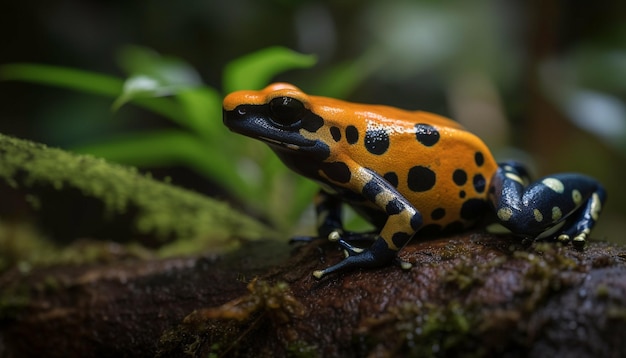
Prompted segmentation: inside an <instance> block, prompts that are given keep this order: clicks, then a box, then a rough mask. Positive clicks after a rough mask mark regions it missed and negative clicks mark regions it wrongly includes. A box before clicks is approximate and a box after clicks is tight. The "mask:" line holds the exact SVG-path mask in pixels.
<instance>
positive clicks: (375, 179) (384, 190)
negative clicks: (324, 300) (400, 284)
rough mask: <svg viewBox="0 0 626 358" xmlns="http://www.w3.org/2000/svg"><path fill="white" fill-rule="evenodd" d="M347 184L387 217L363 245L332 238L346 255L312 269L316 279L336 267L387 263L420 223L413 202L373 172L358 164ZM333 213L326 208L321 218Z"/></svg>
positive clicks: (338, 268) (405, 266)
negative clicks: (371, 238) (323, 267)
mask: <svg viewBox="0 0 626 358" xmlns="http://www.w3.org/2000/svg"><path fill="white" fill-rule="evenodd" d="M350 184H351V186H352V187H354V188H355V189H358V190H359V194H360V195H361V196H363V197H364V198H365V199H366V200H367V201H369V202H370V203H372V204H374V205H375V206H376V207H378V208H379V209H380V210H381V211H382V213H381V215H386V216H387V221H386V222H385V225H384V226H383V228H382V230H381V232H380V233H379V234H378V235H377V236H376V239H375V240H374V243H373V244H372V245H371V246H370V247H369V248H367V249H364V250H363V249H358V248H355V247H353V246H352V245H350V243H348V241H347V240H345V239H343V238H341V237H339V238H336V239H337V241H338V243H339V245H341V246H342V247H343V248H344V249H345V250H346V252H347V257H346V258H345V259H344V260H343V261H341V262H339V263H338V264H336V265H334V266H331V267H329V268H326V269H324V270H318V271H315V272H313V275H314V276H315V277H316V278H318V279H319V278H321V277H322V276H324V275H327V274H329V273H332V272H336V271H340V270H345V269H351V268H368V267H378V266H383V265H386V264H388V263H390V262H391V261H393V260H394V259H396V258H397V256H396V254H397V252H398V251H399V250H400V249H402V248H403V247H404V246H405V245H406V244H407V243H408V242H409V241H410V240H411V238H412V237H413V235H414V234H415V232H416V231H417V230H418V229H419V228H420V226H421V225H422V216H421V215H420V213H419V212H418V211H417V210H416V209H415V208H414V207H413V205H411V203H409V201H408V200H406V199H405V198H404V197H403V196H402V195H401V194H400V193H399V192H398V191H397V190H396V189H395V188H394V187H393V186H392V185H390V184H389V183H388V182H387V181H386V180H385V179H383V178H382V177H381V176H379V175H378V174H376V173H375V172H373V171H371V170H368V169H365V168H362V167H358V168H356V169H355V170H354V171H353V175H352V178H351V181H350ZM355 191H356V190H355ZM327 210H328V209H327ZM333 213H335V212H334V211H332V210H329V211H328V212H327V213H326V214H327V215H328V216H327V218H326V219H325V220H323V221H322V222H325V223H332V222H333V221H334V218H332V214H333ZM328 217H330V218H331V219H330V220H329V219H328ZM331 226H332V225H327V224H326V225H321V226H320V227H322V228H324V229H328V228H329V227H331ZM335 232H337V231H335ZM331 236H332V233H331ZM331 239H332V237H331ZM402 267H403V268H408V267H410V264H407V263H403V264H402Z"/></svg>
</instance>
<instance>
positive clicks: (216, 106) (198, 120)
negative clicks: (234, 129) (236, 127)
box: [176, 87, 225, 140]
mask: <svg viewBox="0 0 626 358" xmlns="http://www.w3.org/2000/svg"><path fill="white" fill-rule="evenodd" d="M176 99H177V100H178V102H179V103H180V106H181V108H182V110H183V111H184V115H185V117H186V118H187V124H188V126H189V127H190V128H191V129H192V130H193V131H194V132H196V133H197V134H198V135H200V136H202V137H203V138H205V139H206V140H212V139H213V138H215V137H216V136H217V135H218V134H220V133H223V132H224V131H225V127H224V125H223V124H222V96H221V95H220V94H219V93H218V92H217V91H216V90H214V89H213V88H210V87H196V88H188V89H186V90H182V91H180V92H178V94H177V95H176Z"/></svg>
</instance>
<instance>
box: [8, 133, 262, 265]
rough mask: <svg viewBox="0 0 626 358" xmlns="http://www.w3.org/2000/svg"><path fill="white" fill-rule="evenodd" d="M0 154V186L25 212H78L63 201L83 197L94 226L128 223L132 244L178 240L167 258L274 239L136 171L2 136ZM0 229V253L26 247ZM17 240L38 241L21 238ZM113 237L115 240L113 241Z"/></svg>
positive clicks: (252, 223) (225, 210) (217, 205)
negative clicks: (95, 212) (94, 215)
mask: <svg viewBox="0 0 626 358" xmlns="http://www.w3.org/2000/svg"><path fill="white" fill-rule="evenodd" d="M0 155H1V158H2V160H0V182H4V183H6V184H7V185H8V186H9V187H11V188H14V189H16V193H19V195H22V196H23V197H24V202H26V203H29V205H30V206H31V208H33V209H35V210H40V209H41V207H42V206H45V207H46V209H47V210H48V211H47V212H46V214H47V213H49V212H52V213H54V212H55V211H57V212H58V211H61V210H68V211H69V210H75V211H81V209H82V207H81V206H79V204H76V205H75V206H76V207H71V205H72V204H71V203H70V207H69V208H68V203H65V202H64V201H66V200H65V199H67V201H70V200H72V199H74V198H77V197H78V198H87V199H88V200H90V203H94V202H95V203H101V204H98V205H99V207H100V208H101V214H100V216H101V217H100V218H98V219H97V220H101V221H102V222H106V223H114V225H115V224H118V222H123V223H124V224H125V223H127V222H128V226H130V227H124V228H123V230H126V231H127V232H125V233H124V234H126V235H128V236H130V237H131V238H132V237H144V238H145V237H149V238H150V240H152V242H157V243H158V242H160V245H163V243H166V242H172V241H174V239H179V241H178V242H184V243H183V244H182V247H176V246H175V245H176V244H171V245H170V246H168V247H167V248H166V249H164V250H165V252H166V253H174V254H180V253H185V252H190V251H191V252H193V251H196V252H197V251H199V250H202V249H207V248H218V249H224V248H232V247H234V246H237V244H238V243H237V241H236V240H233V238H242V239H248V240H255V239H260V238H263V237H268V236H272V235H273V234H272V233H271V232H270V230H269V229H268V228H267V227H266V226H264V225H262V224H260V223H259V222H257V221H256V220H253V219H251V218H249V217H247V216H245V215H243V214H241V213H239V212H237V211H235V210H233V209H231V208H230V207H229V206H228V205H227V204H225V203H222V202H219V201H216V200H213V199H211V198H208V197H205V196H202V195H200V194H198V193H194V192H192V191H189V190H185V189H182V188H178V187H175V186H173V185H171V184H167V183H163V182H159V181H156V180H154V179H151V178H150V177H149V176H146V175H142V174H140V173H138V171H137V170H136V169H135V168H130V167H125V166H121V165H116V164H112V163H108V162H106V161H104V160H102V159H98V158H95V157H92V156H88V155H76V154H73V153H69V152H66V151H63V150H60V149H54V148H49V147H46V146H45V145H41V144H37V143H33V142H30V141H25V140H20V139H16V138H12V137H9V136H5V135H2V134H0ZM50 198H53V199H50ZM38 215H39V216H41V215H44V213H41V212H40V214H38ZM72 215H73V214H72V213H71V212H70V213H68V214H67V215H66V216H65V217H68V218H70V219H71V218H72ZM40 219H41V218H40ZM39 221H42V220H39ZM43 221H44V222H45V220H43ZM58 224H60V225H65V226H70V227H71V226H73V225H78V223H77V222H76V220H73V221H70V220H69V219H68V220H67V222H62V223H58ZM11 225H12V224H11ZM103 225H108V224H103ZM0 230H5V235H4V239H3V238H2V236H3V235H2V233H0V243H1V244H2V247H3V248H5V247H7V245H8V246H11V245H13V246H16V245H17V246H22V247H21V248H20V249H29V248H28V246H29V245H30V244H22V243H16V241H15V240H13V239H11V237H12V236H14V234H15V233H12V232H10V231H11V230H12V229H11V228H9V229H7V228H6V227H4V228H0ZM6 230H9V233H7V232H6ZM20 230H21V229H20ZM19 234H20V235H21V236H34V237H37V236H39V238H40V236H41V235H37V234H33V235H30V234H28V233H24V232H21V233H19ZM112 236H114V235H112ZM120 236H122V234H120ZM39 238H38V239H36V240H30V241H28V240H27V241H28V242H33V241H36V242H37V244H41V242H42V241H44V240H39ZM70 239H76V237H74V238H70ZM111 239H113V240H115V239H116V237H111ZM7 240H8V241H12V242H7ZM181 240H182V241H181ZM122 241H123V240H122ZM48 246H49V245H48ZM45 249H50V247H45ZM13 251H16V250H13ZM18 251H19V250H18ZM82 254H84V252H83V253H82ZM9 261H15V259H10V258H9V259H7V258H6V257H5V256H4V255H0V266H2V265H4V266H6V265H7V264H8V263H9ZM13 263H14V262H13ZM0 268H1V267H0Z"/></svg>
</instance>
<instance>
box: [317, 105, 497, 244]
mask: <svg viewBox="0 0 626 358" xmlns="http://www.w3.org/2000/svg"><path fill="white" fill-rule="evenodd" d="M318 103H323V102H318ZM334 108H337V107H336V106H335V107H334ZM341 108H346V107H341ZM314 111H315V109H314ZM335 115H336V119H335V118H333V116H332V115H329V114H328V113H326V114H325V119H326V120H327V125H328V126H327V127H328V130H329V136H331V137H332V138H333V139H332V141H333V142H334V145H333V146H334V148H333V150H331V153H334V154H336V155H333V154H331V157H330V158H328V160H327V161H330V162H336V161H343V162H347V164H348V166H349V167H352V166H353V165H351V164H350V163H355V164H354V165H358V166H361V167H365V168H368V169H371V170H373V171H375V172H376V173H378V174H379V175H381V176H382V177H383V178H385V179H386V180H387V181H388V182H390V183H391V184H392V185H393V186H394V187H396V189H397V190H398V191H399V192H400V193H401V194H402V196H404V197H405V198H407V199H408V200H409V201H410V202H411V203H412V204H413V205H414V206H415V208H416V209H417V210H419V211H420V213H422V217H423V220H424V228H423V229H422V230H421V231H424V232H431V231H432V232H438V231H441V230H442V229H446V228H447V229H450V230H453V229H454V230H456V229H462V228H464V227H467V226H469V225H471V224H472V223H474V222H475V221H476V219H478V218H479V217H480V216H481V215H482V213H483V211H484V209H485V207H486V202H487V201H486V200H487V188H488V187H489V181H490V179H491V177H492V175H493V174H494V173H495V171H496V169H497V164H496V163H495V161H494V159H493V157H492V155H491V153H490V151H489V149H488V148H487V147H486V145H485V144H484V143H483V141H482V140H480V139H479V138H478V137H476V136H475V135H474V134H472V133H470V132H467V131H466V130H464V129H463V127H462V126H461V125H460V124H458V123H457V122H455V121H452V120H450V119H448V118H445V117H441V116H438V115H436V114H432V113H427V112H419V111H418V112H411V111H404V110H399V109H396V108H391V107H385V106H363V105H359V106H358V108H356V109H355V111H350V108H347V111H346V112H343V113H335ZM346 118H350V120H349V121H346ZM333 127H334V129H333ZM332 132H335V135H333V134H332ZM337 133H339V134H340V135H337ZM329 140H330V139H329Z"/></svg>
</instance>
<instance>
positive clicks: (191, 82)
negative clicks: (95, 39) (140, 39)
mask: <svg viewBox="0 0 626 358" xmlns="http://www.w3.org/2000/svg"><path fill="white" fill-rule="evenodd" d="M118 63H119V65H120V67H122V68H123V69H124V71H126V73H127V74H129V75H130V76H131V77H134V76H139V75H143V76H147V77H150V78H152V79H154V80H155V81H157V82H158V83H160V84H161V85H162V86H170V87H173V88H188V87H196V86H200V85H202V80H201V78H200V75H199V74H198V72H197V71H196V70H195V68H193V67H192V66H190V65H189V64H188V63H187V62H185V61H183V60H181V59H179V58H176V57H172V56H162V55H160V54H158V53H157V52H155V51H153V50H151V49H148V48H145V47H140V46H125V47H123V48H122V49H121V50H120V51H119V53H118Z"/></svg>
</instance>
